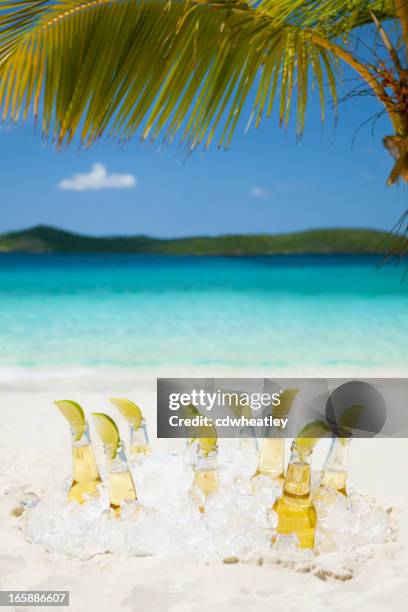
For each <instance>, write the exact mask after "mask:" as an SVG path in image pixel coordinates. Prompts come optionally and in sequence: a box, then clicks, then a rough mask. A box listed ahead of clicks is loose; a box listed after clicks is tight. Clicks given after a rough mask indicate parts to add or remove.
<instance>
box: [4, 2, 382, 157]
mask: <svg viewBox="0 0 408 612" xmlns="http://www.w3.org/2000/svg"><path fill="white" fill-rule="evenodd" d="M393 5H394V2H393V0H392V1H391V0H364V1H363V2H361V1H357V0H352V1H351V2H348V3H347V7H348V8H347V9H346V8H345V3H344V2H340V0H322V1H320V2H318V1H317V0H290V1H289V0H281V1H279V2H278V0H261V1H260V0H249V1H248V2H246V1H245V0H218V1H217V0H168V1H167V2H166V1H164V0H150V1H149V2H146V1H144V0H83V1H82V2H78V1H77V0H65V1H60V0H55V1H46V0H26V1H24V2H17V1H16V2H13V1H11V2H10V1H8V2H2V1H1V0H0V104H1V106H2V108H3V118H6V117H11V118H12V119H13V120H18V119H19V117H20V115H21V114H22V116H23V118H26V117H27V116H28V114H29V112H30V109H31V108H32V109H33V112H34V114H35V115H38V114H39V113H40V112H41V114H42V128H43V131H44V133H45V134H49V133H52V135H53V138H54V139H55V141H56V142H57V144H58V145H60V146H61V145H62V144H63V143H64V142H65V143H69V142H70V141H71V140H72V138H73V137H74V135H75V134H76V133H79V134H80V136H81V139H82V141H83V142H84V143H85V144H91V143H92V142H94V141H95V140H96V139H97V138H99V137H100V136H101V135H102V133H104V132H105V131H108V132H110V133H111V134H113V135H114V136H115V137H117V138H121V139H127V138H131V137H132V136H133V135H134V134H135V133H136V131H137V129H138V128H139V127H140V126H141V125H142V123H144V128H143V137H144V138H148V137H153V138H156V137H157V136H158V135H159V134H160V133H163V134H164V135H165V138H166V139H167V140H172V139H173V138H174V136H175V134H176V133H177V132H179V131H180V130H181V133H182V134H183V138H184V140H185V142H186V145H187V146H188V147H195V146H197V145H198V144H199V143H202V142H204V143H205V144H206V145H208V144H209V143H210V142H211V140H212V139H213V138H214V137H215V133H216V131H217V128H218V127H219V126H221V125H222V124H223V127H222V129H221V135H220V139H219V143H220V144H223V145H228V144H229V142H230V140H231V137H232V134H233V132H234V130H235V128H236V126H237V123H238V120H239V118H240V116H241V115H242V113H243V110H244V108H247V106H246V105H247V101H248V99H249V98H250V97H251V95H252V93H254V100H253V102H252V112H251V115H253V116H254V117H255V124H256V125H258V124H259V121H260V119H261V117H262V115H263V114H264V113H265V112H266V115H267V116H270V114H271V112H272V108H273V103H274V101H275V99H276V98H278V105H279V118H280V121H281V123H283V124H284V125H287V124H288V121H289V117H290V114H291V108H292V106H293V104H292V103H296V106H297V112H296V117H297V130H298V132H299V133H301V132H302V131H303V127H304V122H305V113H306V106H307V99H308V84H309V82H310V75H311V74H312V75H313V77H314V79H315V81H316V82H317V84H318V87H319V92H320V99H321V104H322V116H324V106H325V103H326V91H325V87H324V82H325V78H326V77H327V79H328V82H329V90H330V94H331V97H332V98H333V99H334V101H336V99H337V93H336V79H335V76H334V74H335V70H336V68H337V62H338V58H339V59H341V60H343V61H345V62H347V63H348V64H349V65H350V66H352V67H353V68H354V69H355V70H356V71H357V72H358V74H359V75H360V76H361V77H362V78H363V79H364V80H365V81H366V82H367V83H369V85H370V87H372V89H373V90H374V92H375V93H376V95H377V96H378V97H379V98H380V99H381V100H382V101H383V102H384V104H385V105H386V106H387V94H386V92H385V90H384V89H383V88H382V86H381V85H380V84H379V83H378V82H377V81H376V79H375V77H374V76H373V75H372V74H371V72H370V71H369V70H368V68H366V66H365V65H364V64H362V63H361V62H359V61H358V60H357V58H356V57H355V56H354V55H353V54H352V53H351V52H349V51H347V50H346V49H345V48H344V47H343V46H342V45H341V44H340V42H339V37H341V36H347V34H348V33H349V31H350V30H351V29H353V28H355V27H359V26H361V25H364V24H365V23H369V22H370V23H372V17H371V15H370V11H375V14H376V16H377V18H378V19H380V18H381V19H392V17H393V13H392V6H393ZM40 108H41V111H40Z"/></svg>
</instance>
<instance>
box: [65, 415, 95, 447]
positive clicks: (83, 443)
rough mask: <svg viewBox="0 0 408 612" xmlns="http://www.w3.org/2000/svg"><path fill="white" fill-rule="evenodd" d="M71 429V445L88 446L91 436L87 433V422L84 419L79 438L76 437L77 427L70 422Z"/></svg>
mask: <svg viewBox="0 0 408 612" xmlns="http://www.w3.org/2000/svg"><path fill="white" fill-rule="evenodd" d="M70 429H71V441H72V446H73V447H79V446H89V445H90V444H91V437H90V435H89V423H88V421H84V430H83V433H82V436H81V437H80V438H79V440H77V439H76V436H77V429H76V428H75V427H73V426H72V425H71V424H70Z"/></svg>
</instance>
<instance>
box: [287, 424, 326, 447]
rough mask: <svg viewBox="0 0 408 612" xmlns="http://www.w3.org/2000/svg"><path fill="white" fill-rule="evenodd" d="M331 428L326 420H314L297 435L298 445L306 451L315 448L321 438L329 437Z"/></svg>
mask: <svg viewBox="0 0 408 612" xmlns="http://www.w3.org/2000/svg"><path fill="white" fill-rule="evenodd" d="M330 434H331V429H330V427H329V426H328V425H327V423H325V422H324V421H312V422H311V423H308V425H306V426H305V427H304V428H303V429H302V430H301V431H300V432H299V433H298V435H297V437H296V440H295V442H296V446H297V447H298V448H299V449H300V450H301V451H304V452H308V451H311V450H313V449H314V447H315V446H316V444H317V443H318V441H319V440H320V439H321V438H328V437H329V436H330Z"/></svg>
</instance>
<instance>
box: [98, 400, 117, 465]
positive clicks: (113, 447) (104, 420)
mask: <svg viewBox="0 0 408 612" xmlns="http://www.w3.org/2000/svg"><path fill="white" fill-rule="evenodd" d="M92 418H93V422H94V425H95V429H96V431H97V433H98V436H99V437H100V439H101V440H102V442H103V443H104V444H105V446H107V447H108V448H109V450H110V456H111V459H114V458H115V457H116V453H117V452H118V448H119V443H120V435H119V430H118V428H117V426H116V423H115V421H114V420H113V419H111V418H110V416H108V415H107V414H104V413H102V412H93V413H92Z"/></svg>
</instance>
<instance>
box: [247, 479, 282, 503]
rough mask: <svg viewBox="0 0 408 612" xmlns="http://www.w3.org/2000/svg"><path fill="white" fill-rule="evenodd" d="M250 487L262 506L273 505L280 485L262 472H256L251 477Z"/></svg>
mask: <svg viewBox="0 0 408 612" xmlns="http://www.w3.org/2000/svg"><path fill="white" fill-rule="evenodd" d="M251 487H252V492H253V495H254V497H255V499H256V500H257V501H258V502H259V503H260V504H261V506H264V507H271V506H273V504H274V503H275V501H276V499H277V498H278V497H279V495H280V494H281V487H280V486H279V485H277V484H276V483H274V482H273V481H272V480H271V479H270V478H269V477H268V476H264V475H263V474H258V475H257V476H254V478H252V480H251Z"/></svg>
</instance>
